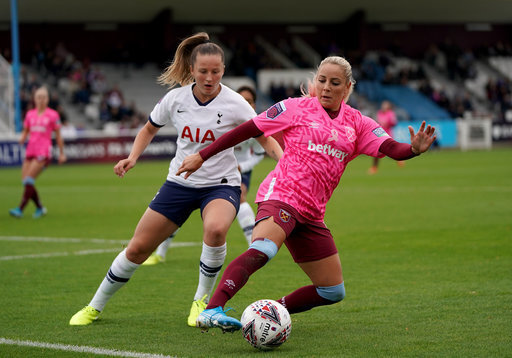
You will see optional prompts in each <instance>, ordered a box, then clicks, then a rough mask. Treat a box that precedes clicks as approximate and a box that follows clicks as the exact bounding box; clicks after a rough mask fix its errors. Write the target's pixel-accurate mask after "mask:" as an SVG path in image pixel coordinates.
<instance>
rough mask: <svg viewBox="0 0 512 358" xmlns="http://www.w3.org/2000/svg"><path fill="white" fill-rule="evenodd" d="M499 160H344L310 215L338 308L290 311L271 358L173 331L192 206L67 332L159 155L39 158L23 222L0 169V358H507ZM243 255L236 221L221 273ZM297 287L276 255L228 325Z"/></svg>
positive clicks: (493, 156) (507, 257)
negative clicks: (330, 246) (162, 251)
mask: <svg viewBox="0 0 512 358" xmlns="http://www.w3.org/2000/svg"><path fill="white" fill-rule="evenodd" d="M511 158H512V149H510V148H501V149H495V150H492V151H472V152H460V151H433V152H431V153H426V154H424V155H422V156H421V157H419V158H415V159H413V160H410V161H408V162H406V165H405V167H403V168H400V167H398V166H397V165H396V164H395V163H394V162H393V161H392V160H390V159H384V160H382V161H381V163H380V171H379V173H378V174H377V175H373V176H369V175H368V174H367V173H366V171H367V169H368V167H369V166H370V164H371V159H370V158H368V157H360V158H358V159H357V160H355V161H354V162H352V163H350V164H349V166H348V168H347V171H346V173H345V175H344V176H343V177H342V180H341V183H340V186H339V187H338V188H337V190H336V191H335V193H334V196H333V198H332V199H331V201H330V203H329V205H328V210H327V215H326V218H325V221H326V223H327V226H328V227H329V228H330V229H331V231H332V233H333V235H334V237H335V240H336V244H337V246H338V249H339V251H340V257H341V261H342V265H343V272H344V277H345V285H346V290H347V296H346V299H345V300H344V301H343V302H342V303H340V304H336V305H333V306H327V307H319V308H316V309H313V310H311V311H308V312H304V313H301V314H296V315H293V316H292V320H293V328H292V333H291V336H290V339H289V341H288V342H287V343H285V344H284V345H283V346H282V347H280V348H279V349H277V350H276V351H274V352H270V353H262V352H259V351H257V350H255V349H253V348H252V347H250V346H249V344H247V343H246V342H244V340H243V339H242V336H241V334H240V333H234V334H222V333H221V332H220V331H217V330H210V331H209V332H208V333H204V334H202V333H201V332H200V330H198V329H195V328H190V327H188V326H187V325H186V318H187V315H188V311H189V308H190V304H191V301H192V297H193V294H194V292H195V287H196V284H197V277H198V260H199V255H200V251H201V246H200V243H201V222H200V218H199V215H198V213H197V212H196V213H194V214H193V215H192V217H191V218H190V219H189V221H188V222H187V223H186V224H185V225H184V226H183V229H182V230H181V231H180V233H179V234H178V236H177V238H176V239H175V242H176V243H193V244H194V245H191V246H178V247H174V248H171V249H170V251H169V253H168V258H167V261H166V262H165V263H164V264H161V265H157V266H153V267H141V268H140V269H139V270H138V271H137V272H136V273H135V275H134V276H133V278H132V279H131V280H130V282H129V283H128V284H127V285H126V286H125V287H124V288H123V289H121V290H120V291H119V292H118V293H117V294H116V295H115V296H114V298H113V299H112V300H111V301H110V302H109V303H108V305H107V306H106V308H105V310H104V312H103V313H102V315H101V319H100V320H98V321H97V322H95V323H94V324H93V325H91V326H87V327H71V326H69V325H68V321H69V318H70V317H71V316H72V315H73V314H74V313H75V312H76V311H77V310H79V309H81V308H82V307H83V306H85V305H86V304H87V303H88V302H89V300H90V299H91V298H92V295H93V294H94V292H95V290H96V288H97V286H98V285H99V283H100V282H101V280H102V279H103V277H104V275H105V273H106V271H107V269H108V267H109V265H110V263H111V262H112V260H113V258H114V257H115V256H116V255H117V252H118V251H120V250H121V249H122V247H123V245H125V244H126V240H128V239H129V238H130V237H131V235H132V232H133V229H134V228H135V225H136V223H137V221H138V219H139V218H140V216H141V214H142V213H143V212H144V210H145V209H146V207H147V204H148V203H149V201H150V200H151V199H152V197H153V195H154V194H155V193H156V191H157V189H158V188H159V187H160V185H161V184H162V183H163V181H164V179H165V176H166V174H167V168H168V162H162V161H158V162H141V163H139V164H138V165H137V167H136V168H134V169H133V170H132V171H131V172H130V173H129V174H128V175H127V176H126V177H125V178H123V179H119V178H117V177H116V176H115V175H114V174H113V171H112V166H113V164H114V163H112V164H108V165H107V164H105V165H71V164H68V165H63V166H58V165H52V166H51V167H50V168H49V169H48V170H47V171H46V172H45V173H43V175H42V176H41V177H40V179H39V180H38V181H37V187H38V189H39V192H40V196H41V198H42V200H43V203H44V204H45V206H47V208H48V215H47V216H46V217H45V218H43V219H41V220H33V219H32V217H31V214H32V212H33V210H34V206H33V204H29V206H28V208H27V210H26V213H25V217H24V218H23V219H13V218H11V217H9V215H8V213H7V211H8V209H9V208H10V207H14V206H15V205H17V204H18V201H19V198H20V195H21V190H22V187H21V184H20V170H19V168H14V169H1V170H0V198H1V200H0V202H1V204H2V205H1V206H0V292H1V294H0V308H1V313H0V357H90V356H92V353H79V352H73V351H69V350H56V349H52V348H43V347H25V346H20V345H11V344H5V340H15V341H32V342H44V343H49V344H60V345H70V346H87V347H97V348H98V349H109V350H118V351H132V352H139V353H151V354H161V355H168V356H176V357H253V356H265V357H506V356H508V357H510V356H511V355H512V165H511V163H512V160H511ZM272 167H273V163H272V160H270V159H265V160H264V161H263V163H261V164H260V165H259V166H258V167H257V168H256V170H255V172H254V174H253V181H252V188H251V191H250V199H251V201H252V200H253V198H254V194H255V192H256V188H257V186H258V183H259V182H260V181H261V180H262V178H263V177H264V175H266V173H267V172H268V171H269V170H270V169H271V168H272ZM40 238H46V239H44V240H43V239H40ZM55 239H63V240H55ZM64 239H65V240H64ZM70 239H76V240H70ZM97 239H101V240H97ZM35 240H39V241H35ZM245 247H246V244H245V240H244V238H243V235H242V232H241V230H240V228H239V227H238V224H237V223H236V222H235V223H234V224H233V226H232V228H231V230H230V232H229V235H228V257H227V260H226V264H227V263H228V262H230V261H231V260H232V259H233V258H235V257H236V256H237V255H238V254H240V253H241V252H242V251H243V250H245ZM45 255H46V256H45ZM306 284H308V279H307V278H306V277H305V275H304V274H303V273H302V272H301V271H300V269H299V268H298V267H297V265H295V264H294V263H293V262H292V260H291V257H290V255H289V253H288V251H287V250H286V248H284V247H283V249H282V250H281V251H280V252H279V254H278V255H277V256H276V257H275V258H274V259H273V260H272V261H271V262H270V263H268V264H267V265H266V266H265V267H264V268H263V269H262V270H260V271H258V272H257V273H256V274H254V275H253V276H252V277H251V279H250V280H249V282H248V284H247V285H246V286H245V287H244V288H243V289H242V290H241V291H240V292H239V294H238V295H237V296H236V297H235V298H234V299H233V300H231V301H230V302H229V303H228V305H229V306H231V307H233V308H234V309H235V311H234V312H233V311H231V313H230V314H233V315H234V316H236V317H238V318H239V317H240V315H241V314H242V311H243V310H244V308H245V307H246V306H247V305H248V304H249V303H251V302H252V301H255V300H256V299H261V298H274V299H276V298H279V297H281V296H282V295H285V294H287V293H289V292H291V291H292V290H294V289H296V288H298V287H300V286H303V285H306ZM2 339H3V340H4V341H3V342H4V343H2ZM95 356H98V355H95Z"/></svg>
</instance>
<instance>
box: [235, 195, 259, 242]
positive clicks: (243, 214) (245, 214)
mask: <svg viewBox="0 0 512 358" xmlns="http://www.w3.org/2000/svg"><path fill="white" fill-rule="evenodd" d="M236 218H237V219H238V223H239V224H240V227H241V228H242V230H243V231H244V235H245V239H246V240H247V243H248V244H249V245H250V244H251V240H252V229H254V221H255V220H256V217H255V216H254V211H252V208H251V205H250V204H249V203H248V202H245V203H241V204H240V209H239V210H238V215H237V216H236Z"/></svg>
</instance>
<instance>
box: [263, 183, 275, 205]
mask: <svg viewBox="0 0 512 358" xmlns="http://www.w3.org/2000/svg"><path fill="white" fill-rule="evenodd" d="M275 183H276V178H275V177H274V178H272V181H271V182H270V185H269V186H268V191H267V194H265V197H264V198H263V200H264V201H267V200H268V198H270V195H272V193H273V192H274V184H275Z"/></svg>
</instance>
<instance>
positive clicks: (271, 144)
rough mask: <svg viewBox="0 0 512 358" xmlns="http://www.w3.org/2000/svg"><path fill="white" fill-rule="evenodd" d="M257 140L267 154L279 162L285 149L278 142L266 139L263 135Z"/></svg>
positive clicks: (270, 138) (269, 138)
mask: <svg viewBox="0 0 512 358" xmlns="http://www.w3.org/2000/svg"><path fill="white" fill-rule="evenodd" d="M256 140H257V141H258V142H259V143H260V145H261V146H262V147H263V149H265V152H267V154H268V155H269V156H270V157H271V158H273V159H274V160H275V161H279V159H281V157H282V156H283V148H281V146H280V145H279V143H277V140H275V139H274V138H272V137H265V136H263V135H260V136H259V137H256Z"/></svg>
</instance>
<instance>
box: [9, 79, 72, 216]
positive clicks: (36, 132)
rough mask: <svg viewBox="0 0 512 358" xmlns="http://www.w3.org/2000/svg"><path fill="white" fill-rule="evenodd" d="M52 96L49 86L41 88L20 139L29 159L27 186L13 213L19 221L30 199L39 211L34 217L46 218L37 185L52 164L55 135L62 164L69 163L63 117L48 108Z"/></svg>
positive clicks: (25, 169)
mask: <svg viewBox="0 0 512 358" xmlns="http://www.w3.org/2000/svg"><path fill="white" fill-rule="evenodd" d="M49 100H50V96H49V93H48V89H47V88H46V87H40V88H38V89H37V90H36V91H35V93H34V102H35V108H34V109H32V110H30V111H28V112H27V114H26V116H25V122H24V124H23V131H22V132H21V137H20V140H19V143H20V145H24V144H25V140H26V139H27V136H28V137H29V139H28V144H27V148H26V150H25V160H24V161H23V165H22V167H21V180H22V184H23V186H24V191H23V196H22V198H21V202H20V205H19V206H18V207H16V208H14V209H10V210H9V214H10V215H11V216H13V217H16V218H21V217H23V210H24V209H25V207H26V205H27V204H28V202H29V201H30V200H32V201H34V204H35V205H36V211H35V212H34V214H33V215H32V217H33V218H34V219H38V218H40V217H42V216H44V215H46V212H47V210H46V208H45V207H44V206H43V205H42V204H41V200H40V199H39V194H38V192H37V189H36V186H35V183H36V179H37V178H38V177H39V175H40V174H41V172H42V171H43V170H44V169H45V168H46V167H47V166H48V165H49V164H50V161H51V157H52V134H53V132H55V138H56V140H57V145H58V146H59V153H60V154H59V164H62V163H64V162H65V161H66V155H65V154H64V141H63V140H62V136H61V135H60V127H61V123H60V117H59V114H58V113H57V112H56V111H54V110H53V109H51V108H48V101H49Z"/></svg>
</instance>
